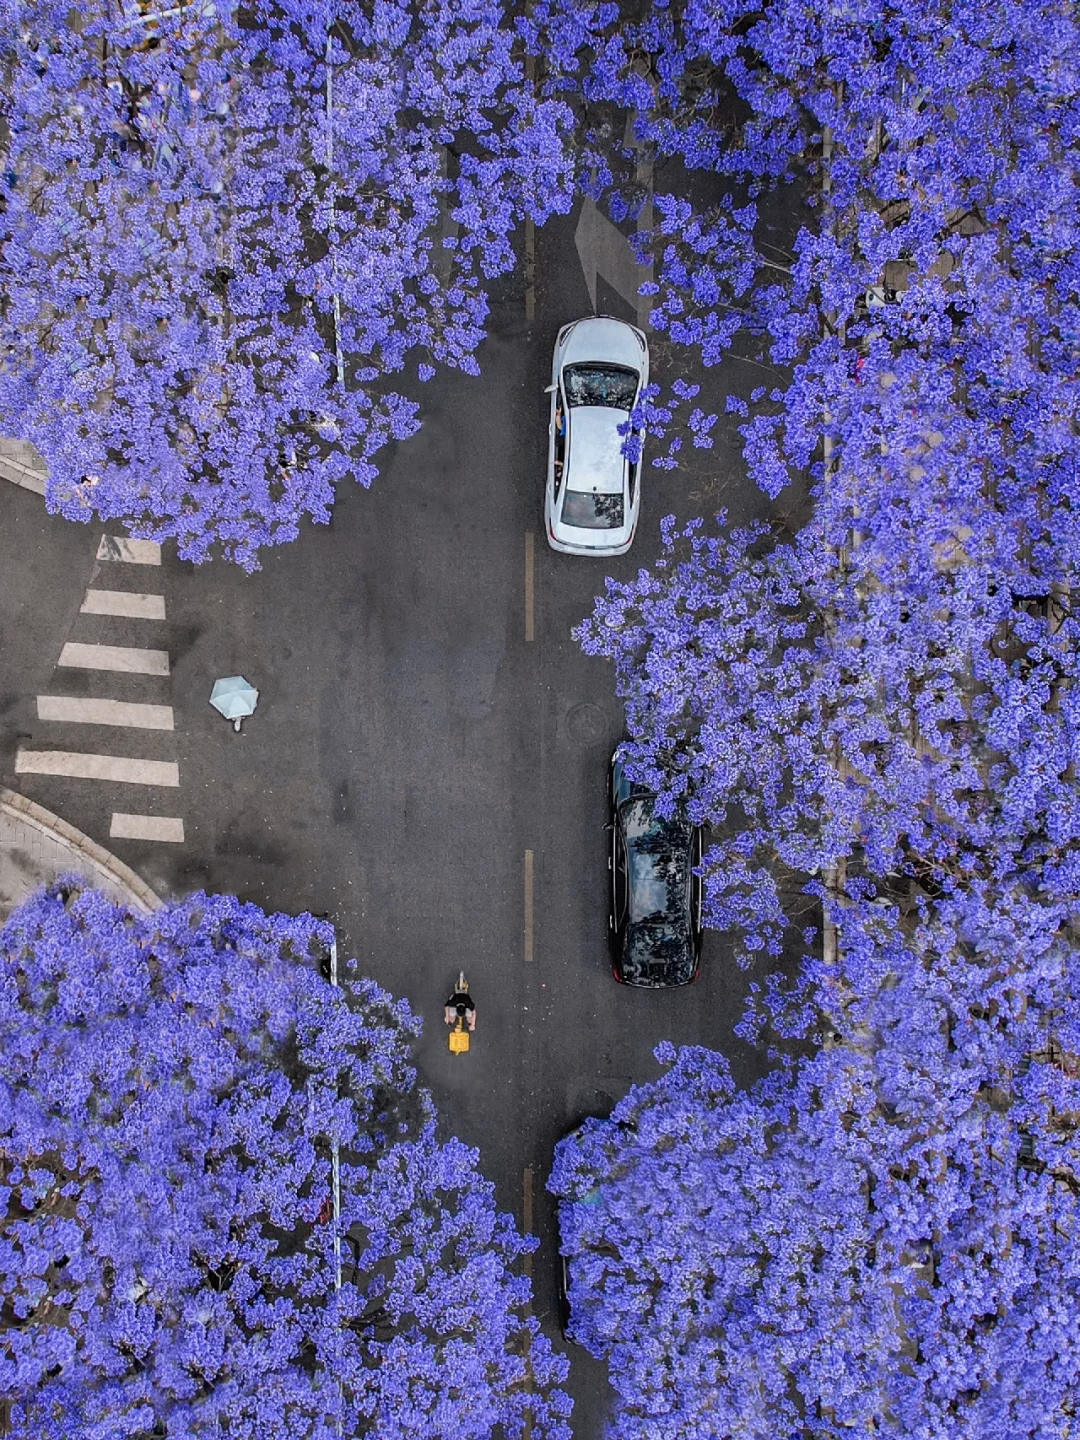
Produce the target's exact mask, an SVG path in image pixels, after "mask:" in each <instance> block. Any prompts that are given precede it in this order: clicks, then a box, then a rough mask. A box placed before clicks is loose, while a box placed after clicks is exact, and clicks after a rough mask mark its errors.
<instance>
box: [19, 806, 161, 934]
mask: <svg viewBox="0 0 1080 1440" xmlns="http://www.w3.org/2000/svg"><path fill="white" fill-rule="evenodd" d="M2 811H6V812H7V813H8V814H9V815H11V816H13V817H14V818H15V819H17V820H19V821H21V822H22V823H23V824H24V825H30V826H32V827H33V828H34V829H36V830H41V831H44V833H45V834H46V835H48V836H49V838H50V839H52V840H54V841H56V842H58V843H59V844H61V845H63V846H65V847H66V848H67V849H69V850H72V851H74V852H75V854H77V855H79V856H80V857H81V858H82V859H83V860H84V861H87V862H88V863H89V867H90V869H91V871H97V872H98V874H99V875H102V876H103V877H105V878H107V879H109V880H111V881H112V883H113V884H114V885H117V886H119V887H120V888H121V889H122V890H124V891H126V892H127V895H128V897H129V901H130V904H131V906H132V908H133V909H135V910H141V911H142V912H143V913H144V914H149V913H152V912H153V911H154V910H160V909H161V908H162V906H163V905H164V903H165V902H164V901H163V900H162V898H161V896H160V895H158V894H156V893H155V892H154V891H153V890H151V888H150V886H149V885H148V884H147V883H146V881H145V880H143V879H141V878H140V876H138V875H136V874H135V871H134V870H132V869H131V868H130V867H129V866H127V865H125V864H124V862H123V861H122V860H118V859H117V858H116V856H115V855H112V854H110V852H109V851H108V850H106V849H105V847H104V846H103V845H99V844H98V843H97V842H96V841H94V840H91V839H90V837H89V835H84V834H83V833H82V831H81V830H76V829H75V827H74V825H69V824H68V823H67V821H66V820H61V819H60V817H59V815H54V814H53V813H52V811H51V810H46V809H45V807H44V806H43V805H37V804H35V802H34V801H33V800H27V798H26V796H25V795H17V794H16V793H15V791H14V790H8V789H6V788H5V787H4V786H2V785H0V812H2Z"/></svg>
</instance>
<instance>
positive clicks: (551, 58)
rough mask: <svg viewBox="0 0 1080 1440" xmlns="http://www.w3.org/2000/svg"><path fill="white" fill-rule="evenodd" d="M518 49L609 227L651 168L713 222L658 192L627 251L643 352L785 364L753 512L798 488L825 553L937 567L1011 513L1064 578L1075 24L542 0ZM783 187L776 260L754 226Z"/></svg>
mask: <svg viewBox="0 0 1080 1440" xmlns="http://www.w3.org/2000/svg"><path fill="white" fill-rule="evenodd" d="M519 25H520V27H521V28H522V30H523V33H524V34H525V36H526V39H527V41H528V43H529V44H530V46H532V48H534V49H535V50H536V51H537V53H538V54H540V55H542V56H543V60H544V73H545V77H546V78H545V85H546V87H547V91H546V93H547V94H549V95H550V96H559V97H560V98H563V99H565V100H566V101H567V102H568V103H572V104H574V105H576V106H577V109H578V112H579V114H580V116H581V119H582V124H583V127H584V137H585V138H584V141H583V147H584V149H585V152H586V158H587V162H588V163H587V165H586V166H585V167H584V168H583V176H582V178H583V183H585V180H586V177H588V183H590V184H591V185H592V187H593V190H594V193H595V194H596V195H597V196H598V197H599V198H606V199H607V201H608V203H609V204H610V206H611V209H612V213H613V214H614V215H615V216H616V218H620V217H622V216H623V215H626V214H631V215H633V214H639V213H640V206H641V203H642V199H643V196H642V193H641V186H640V183H639V182H638V181H637V180H636V178H635V177H636V175H637V170H638V165H637V162H638V160H639V159H640V156H641V154H643V153H644V154H647V155H650V156H651V157H652V158H653V159H654V160H656V161H663V160H665V159H670V158H675V159H677V160H678V161H679V162H680V163H681V165H682V166H684V167H685V168H686V169H687V170H689V171H691V172H703V173H704V174H705V175H707V176H708V183H707V185H706V184H701V185H699V186H697V187H696V193H698V194H707V195H708V196H709V197H710V204H709V206H708V207H707V208H704V209H702V208H700V207H696V206H695V204H694V203H693V201H692V199H691V198H690V196H691V195H692V194H693V193H695V191H691V190H689V189H688V188H686V187H684V190H685V193H680V194H674V193H665V192H664V191H663V190H660V191H658V193H657V194H656V195H655V196H654V197H653V207H652V208H653V216H654V223H653V225H652V228H651V229H650V230H648V231H642V232H640V234H639V236H638V243H639V247H640V250H641V253H642V255H643V256H645V257H649V258H651V259H652V260H653V261H654V265H655V279H654V281H653V282H651V289H652V290H653V292H654V294H655V308H654V310H653V313H652V323H653V326H654V328H656V329H658V330H659V331H661V332H664V333H666V334H667V335H668V337H669V338H670V339H671V340H673V341H675V342H676V344H677V345H683V346H687V347H689V348H690V349H691V350H692V351H694V352H695V353H696V354H697V355H698V356H699V357H700V359H701V360H702V361H703V362H704V363H705V364H706V365H712V364H718V363H720V362H722V359H723V356H724V354H725V353H726V352H727V350H728V349H729V347H730V346H731V345H732V343H733V341H734V340H735V338H736V336H738V337H739V345H740V348H741V350H742V351H743V352H744V353H745V351H746V349H747V347H748V346H751V347H752V346H753V345H754V344H755V343H756V344H757V347H758V348H757V350H756V352H754V351H752V352H751V353H756V356H757V359H758V360H759V361H761V362H762V363H766V364H768V365H770V366H774V367H782V370H781V372H780V373H778V379H777V382H775V383H774V384H773V386H772V387H771V388H769V389H768V390H767V389H766V387H761V388H760V389H759V390H758V391H757V392H755V394H754V397H753V399H754V403H755V407H756V409H755V413H754V414H753V415H752V416H751V415H749V414H748V413H747V412H746V407H745V406H742V409H743V413H744V414H745V415H746V424H745V425H744V426H743V427H742V434H743V437H744V441H745V447H744V454H745V458H746V461H747V465H748V469H749V473H750V475H751V477H752V478H753V479H754V480H755V481H756V482H757V483H758V484H759V485H760V486H761V487H762V489H764V490H765V491H766V492H767V493H768V494H769V495H771V496H774V497H775V496H776V495H777V494H778V493H779V492H780V491H781V490H782V489H783V488H784V487H785V486H786V485H787V484H788V483H789V482H790V481H791V480H792V479H793V478H796V477H799V476H802V475H805V474H807V473H808V474H809V477H810V479H811V481H812V482H813V495H814V501H815V507H816V514H817V519H818V522H819V523H820V524H822V525H823V526H824V527H825V532H826V534H827V535H828V536H829V537H830V538H831V539H832V540H833V543H834V544H836V545H838V546H840V545H844V546H847V545H851V544H852V541H853V537H854V534H855V533H856V532H858V534H859V536H860V537H861V538H862V539H863V540H870V541H872V542H877V541H880V544H881V546H883V547H884V548H886V549H889V548H895V542H896V539H897V537H898V535H899V534H900V533H901V532H902V531H903V530H904V528H905V527H911V528H921V529H923V530H925V531H926V533H927V534H928V535H933V536H934V537H935V538H936V539H937V540H939V541H940V542H942V543H949V542H951V541H953V540H954V539H955V537H956V536H957V534H958V533H960V532H961V531H962V530H963V529H964V528H966V527H968V526H970V525H972V524H973V523H974V524H977V522H978V518H979V516H980V514H981V512H982V511H984V510H985V509H986V508H987V507H989V508H990V509H993V508H995V507H1004V508H1006V509H1011V510H1013V511H1015V512H1016V514H1017V516H1018V517H1020V519H1021V522H1022V529H1023V533H1022V534H1021V535H1020V536H1019V537H1018V538H1017V537H1014V543H1019V544H1026V545H1028V546H1029V547H1030V549H1031V551H1032V554H1031V556H1030V557H1029V558H1030V563H1031V564H1032V565H1033V566H1034V567H1035V568H1036V569H1041V570H1042V571H1043V572H1044V573H1045V572H1053V570H1054V565H1053V563H1052V561H1053V558H1054V557H1053V555H1052V551H1053V549H1054V547H1055V546H1056V545H1059V544H1060V543H1061V542H1062V540H1063V539H1064V538H1066V537H1063V536H1062V534H1061V531H1060V516H1055V517H1049V516H1048V508H1047V502H1049V504H1050V506H1052V505H1053V503H1054V497H1055V495H1060V494H1062V493H1064V494H1067V495H1068V496H1069V497H1072V496H1073V495H1074V492H1075V486H1076V438H1075V437H1076V428H1077V418H1078V411H1077V406H1078V396H1080V301H1078V298H1077V297H1078V295H1080V284H1078V274H1080V271H1078V268H1077V267H1078V264H1080V261H1078V259H1077V256H1078V255H1080V243H1078V242H1080V205H1078V196H1077V190H1076V174H1077V173H1078V169H1080V165H1078V161H1080V154H1078V150H1080V113H1078V107H1080V61H1078V58H1077V57H1078V56H1080V19H1078V17H1077V14H1076V12H1075V9H1074V8H1073V7H1069V6H1064V5H1061V4H1060V3H1058V0H1037V3H1035V4H1033V5H1030V6H1017V5H1000V6H996V7H992V9H991V10H990V11H988V10H987V9H986V7H985V6H983V5H979V4H973V3H966V0H937V3H931V4H930V5H915V4H907V5H902V6H893V7H890V8H889V9H887V10H883V9H882V7H881V6H880V5H878V4H874V3H869V0H867V3H863V0H844V3H836V0H767V3H764V4H762V3H759V0H679V3H668V0H663V3H659V0H658V3H655V4H647V5H645V6H644V7H643V8H642V10H641V12H640V16H639V18H637V19H635V20H633V21H627V20H626V18H625V17H624V15H623V13H622V12H621V11H620V8H619V7H618V6H615V5H612V4H604V3H582V4H578V3H570V0H537V3H536V4H534V5H532V6H530V10H529V16H528V18H527V19H523V20H521V21H519ZM627 119H630V121H631V123H632V127H633V131H634V134H635V136H636V138H637V141H638V142H639V143H638V149H637V151H635V153H634V155H633V156H631V154H630V151H629V150H628V148H627V146H626V144H625V143H624V138H623V137H624V132H625V122H626V120H627ZM778 188H779V189H781V190H782V192H783V194H784V195H785V198H786V200H787V202H788V205H789V207H790V209H791V210H792V211H793V212H794V213H795V215H796V217H797V218H798V219H799V221H800V222H801V223H799V224H798V225H797V233H795V234H794V238H793V239H792V240H791V241H790V242H789V248H788V249H786V250H785V249H783V248H777V246H776V244H775V240H774V239H770V233H771V232H770V231H769V230H768V228H767V227H766V225H765V223H764V222H763V221H762V219H761V216H760V214H759V204H760V200H761V197H762V195H763V194H765V193H767V192H769V191H775V190H777V189H778ZM775 208H776V203H775V200H774V202H773V209H774V210H775ZM795 228H796V227H795V226H793V227H792V229H793V230H794V229H795ZM868 296H869V299H870V303H869V304H868V303H867V302H868ZM887 300H888V301H889V302H890V303H886V301H887ZM878 302H881V303H878ZM784 369H786V372H787V378H786V379H785V378H783V370H784ZM722 373H723V371H722V370H721V374H722ZM739 404H741V402H739ZM826 447H827V451H828V453H827V455H826V454H825V453H823V452H824V451H825V449H826ZM973 514H974V519H973ZM1054 522H1057V525H1058V528H1055V524H1054ZM1067 538H1068V540H1069V541H1070V542H1073V533H1072V526H1071V525H1070V526H1069V533H1068V537H1067ZM877 549H878V546H877V544H876V543H875V544H871V546H870V548H869V549H868V550H867V552H866V555H865V556H864V557H863V561H862V563H863V564H865V565H868V566H869V565H871V564H876V563H878V559H879V557H878V554H877ZM886 563H887V562H886Z"/></svg>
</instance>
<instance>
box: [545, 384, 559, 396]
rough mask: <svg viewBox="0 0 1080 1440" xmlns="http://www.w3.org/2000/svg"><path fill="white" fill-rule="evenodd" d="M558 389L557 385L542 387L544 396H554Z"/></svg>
mask: <svg viewBox="0 0 1080 1440" xmlns="http://www.w3.org/2000/svg"><path fill="white" fill-rule="evenodd" d="M558 388H559V387H558V385H545V386H544V394H545V395H554V393H555V391H556V390H557V389H558Z"/></svg>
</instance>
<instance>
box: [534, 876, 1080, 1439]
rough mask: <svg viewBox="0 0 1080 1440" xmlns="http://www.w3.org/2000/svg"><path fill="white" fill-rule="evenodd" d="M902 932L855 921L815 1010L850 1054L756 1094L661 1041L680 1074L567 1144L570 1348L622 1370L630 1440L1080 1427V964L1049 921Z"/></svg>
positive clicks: (1009, 918)
mask: <svg viewBox="0 0 1080 1440" xmlns="http://www.w3.org/2000/svg"><path fill="white" fill-rule="evenodd" d="M898 919H899V917H898V915H897V913H896V912H895V911H891V912H889V911H883V910H882V909H881V908H880V907H878V906H876V905H872V904H867V903H862V904H858V905H856V906H854V907H852V908H851V909H850V910H849V911H848V912H847V913H846V915H845V919H844V937H845V945H844V955H845V961H844V963H843V965H842V966H841V967H840V969H839V970H838V971H833V972H832V973H831V974H829V975H828V976H821V977H820V981H821V990H820V991H819V999H821V1000H822V1001H823V1002H824V1003H829V1004H831V1005H832V1007H833V1010H834V1018H835V1021H836V1023H837V1024H838V1025H839V1027H840V1040H839V1042H838V1043H836V1044H834V1045H832V1046H831V1047H829V1048H825V1049H823V1050H821V1051H819V1052H818V1053H817V1054H816V1055H813V1056H809V1057H806V1058H804V1059H801V1060H798V1061H796V1062H793V1063H792V1064H791V1065H789V1066H788V1067H787V1068H785V1069H781V1070H779V1071H777V1072H776V1073H775V1074H774V1075H772V1076H770V1077H769V1078H768V1079H766V1080H764V1081H762V1082H761V1083H759V1084H758V1085H756V1086H754V1087H753V1088H752V1089H751V1090H750V1091H748V1092H739V1091H738V1090H737V1089H736V1087H735V1086H734V1084H733V1082H732V1079H731V1075H730V1072H729V1070H728V1067H727V1065H726V1062H725V1061H724V1059H723V1057H722V1056H720V1055H718V1054H716V1053H714V1052H711V1051H708V1050H704V1049H695V1048H686V1049H682V1050H679V1051H678V1052H676V1051H675V1050H674V1049H673V1047H671V1046H670V1045H667V1046H661V1047H660V1048H659V1050H658V1051H657V1058H658V1059H660V1060H661V1061H662V1063H664V1064H665V1065H667V1066H669V1067H670V1068H669V1069H668V1070H667V1073H666V1074H665V1075H664V1076H663V1077H662V1078H661V1079H660V1080H657V1081H654V1082H652V1083H650V1084H645V1085H639V1086H636V1087H635V1088H634V1089H633V1090H632V1091H631V1092H630V1094H629V1095H628V1096H627V1097H626V1098H625V1099H624V1100H622V1101H621V1102H620V1103H619V1105H617V1106H616V1108H615V1111H614V1113H613V1115H612V1116H611V1118H610V1119H607V1120H598V1119H594V1120H590V1121H587V1122H586V1123H585V1125H584V1126H583V1127H582V1129H581V1130H580V1131H578V1132H577V1133H576V1134H575V1135H573V1136H571V1137H568V1138H567V1139H565V1140H564V1141H562V1142H561V1143H560V1145H559V1147H558V1151H557V1154H556V1161H555V1167H554V1170H553V1173H552V1177H551V1182H550V1188H551V1189H552V1191H553V1192H554V1193H555V1194H556V1195H558V1196H560V1197H561V1203H560V1221H561V1235H562V1244H563V1249H564V1252H565V1253H566V1254H567V1255H568V1257H569V1259H570V1302H571V1311H572V1332H573V1334H574V1336H575V1338H576V1339H578V1340H579V1341H581V1342H582V1343H583V1344H584V1345H585V1346H586V1347H587V1348H588V1349H589V1351H590V1352H591V1353H592V1354H593V1355H594V1356H596V1357H598V1358H604V1359H606V1360H607V1361H608V1366H609V1373H610V1377H611V1381H612V1384H613V1386H614V1388H615V1391H616V1394H617V1397H618V1400H617V1405H616V1419H615V1423H614V1426H613V1428H612V1430H611V1436H612V1440H684V1437H691V1440H706V1437H714V1436H716V1435H732V1434H738V1435H745V1436H747V1437H748V1440H773V1437H775V1436H777V1435H785V1436H786V1435H789V1434H800V1435H801V1434H804V1433H812V1434H814V1435H829V1436H837V1437H839V1436H841V1435H844V1434H850V1433H852V1427H854V1429H855V1430H857V1431H860V1432H862V1433H874V1434H879V1435H886V1436H892V1435H895V1436H898V1437H899V1436H916V1437H920V1440H929V1437H931V1436H935V1435H944V1434H949V1435H963V1436H971V1437H975V1436H987V1435H1015V1436H1021V1435H1023V1436H1036V1435H1051V1434H1064V1433H1066V1432H1067V1430H1068V1426H1069V1423H1070V1421H1069V1417H1070V1416H1071V1414H1072V1413H1073V1410H1074V1408H1075V1404H1076V1397H1077V1394H1078V1391H1080V1320H1078V1317H1080V1283H1078V1280H1077V1269H1076V1227H1077V1222H1078V1220H1080V1212H1078V1203H1080V1202H1078V1197H1080V1143H1078V1137H1077V1129H1076V1126H1075V1125H1074V1124H1064V1123H1063V1120H1064V1118H1065V1115H1066V1112H1073V1114H1075V1112H1076V1111H1077V1110H1078V1108H1080V1084H1078V1082H1077V1080H1076V1078H1074V1076H1075V1073H1076V1065H1075V1062H1074V1061H1069V1062H1068V1063H1062V1062H1061V1061H1060V1060H1059V1059H1057V1058H1056V1057H1057V1056H1059V1055H1060V1053H1061V1050H1062V1049H1064V1050H1066V1051H1071V1053H1072V1056H1073V1057H1075V1056H1076V1054H1077V1053H1078V1051H1080V1043H1078V1042H1080V1030H1078V1028H1077V1027H1078V1020H1080V1007H1078V1004H1077V989H1076V977H1075V951H1074V949H1073V948H1072V946H1071V945H1070V944H1069V943H1068V942H1067V940H1066V939H1065V937H1064V936H1063V935H1061V934H1055V933H1054V932H1053V927H1052V926H1048V925H1047V923H1046V916H1045V911H1044V910H1043V908H1042V907H1039V906H1025V905H1023V904H1015V905H1014V906H1012V907H1011V908H1010V911H1009V912H1008V913H1005V912H1004V911H1003V910H1002V909H1001V908H1000V907H998V908H995V907H994V905H993V904H988V903H987V902H986V900H985V898H983V897H967V898H965V899H964V900H963V901H956V902H952V901H943V902H941V903H940V904H939V905H937V906H936V907H935V908H934V910H933V912H932V913H928V914H927V915H926V916H925V917H924V920H923V922H922V923H921V924H920V925H919V927H918V928H917V930H916V932H915V933H914V935H913V936H912V937H911V938H910V939H909V938H906V937H904V936H902V934H901V932H900V927H899V924H898ZM826 987H828V989H829V992H830V993H829V994H828V995H826V994H825V989H826ZM838 987H842V988H843V989H844V990H846V992H847V998H846V1002H845V1003H844V1004H843V1006H839V1005H838V1004H837V1002H836V994H837V988H838ZM1055 1046H1056V1047H1058V1048H1057V1049H1055Z"/></svg>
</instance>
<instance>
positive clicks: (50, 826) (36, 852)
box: [0, 786, 163, 924]
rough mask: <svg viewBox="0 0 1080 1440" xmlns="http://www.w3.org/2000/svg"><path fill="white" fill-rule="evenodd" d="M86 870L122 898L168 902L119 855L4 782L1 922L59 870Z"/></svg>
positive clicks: (135, 902)
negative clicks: (5, 786)
mask: <svg viewBox="0 0 1080 1440" xmlns="http://www.w3.org/2000/svg"><path fill="white" fill-rule="evenodd" d="M70 874H78V875H84V876H85V877H86V879H87V880H89V881H90V883H91V884H92V885H94V886H96V887H97V888H98V889H99V890H104V891H105V893H106V894H107V895H109V896H111V897H112V898H113V899H114V900H115V901H117V903H119V904H122V905H130V906H131V908H132V909H133V910H140V911H143V912H146V911H150V910H157V909H159V908H160V907H161V905H162V904H163V901H162V900H161V898H160V897H159V896H158V895H155V893H154V892H153V890H151V888H150V886H149V885H147V883H146V881H145V880H141V879H140V878H139V876H138V875H136V874H135V872H134V870H130V869H129V868H128V867H127V866H126V865H125V864H123V862H122V861H120V860H117V858H116V856H115V855H110V854H109V852H108V851H107V850H105V849H103V848H102V847H101V846H100V845H98V844H96V843H95V842H94V841H93V840H91V839H89V838H88V837H87V836H86V835H84V834H83V833H82V832H81V831H79V830H76V829H75V827H74V826H73V825H69V824H68V823H67V821H66V820H61V819H60V818H59V817H58V816H56V815H53V814H52V813H51V812H50V811H48V810H46V809H44V808H43V807H42V806H41V805H35V804H34V802H33V801H32V800H27V799H26V798H25V797H24V796H22V795H16V794H15V792H14V791H13V790H5V789H4V788H3V787H2V786H0V924H2V923H3V922H4V921H5V920H6V919H7V917H8V915H9V914H10V913H11V911H12V910H13V909H14V908H15V906H16V905H18V904H19V903H20V902H21V901H23V900H25V899H26V897H27V896H28V895H31V894H33V892H34V891H35V890H37V889H38V888H39V886H41V885H46V884H48V882H49V881H50V880H55V879H56V877H57V876H58V875H70Z"/></svg>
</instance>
